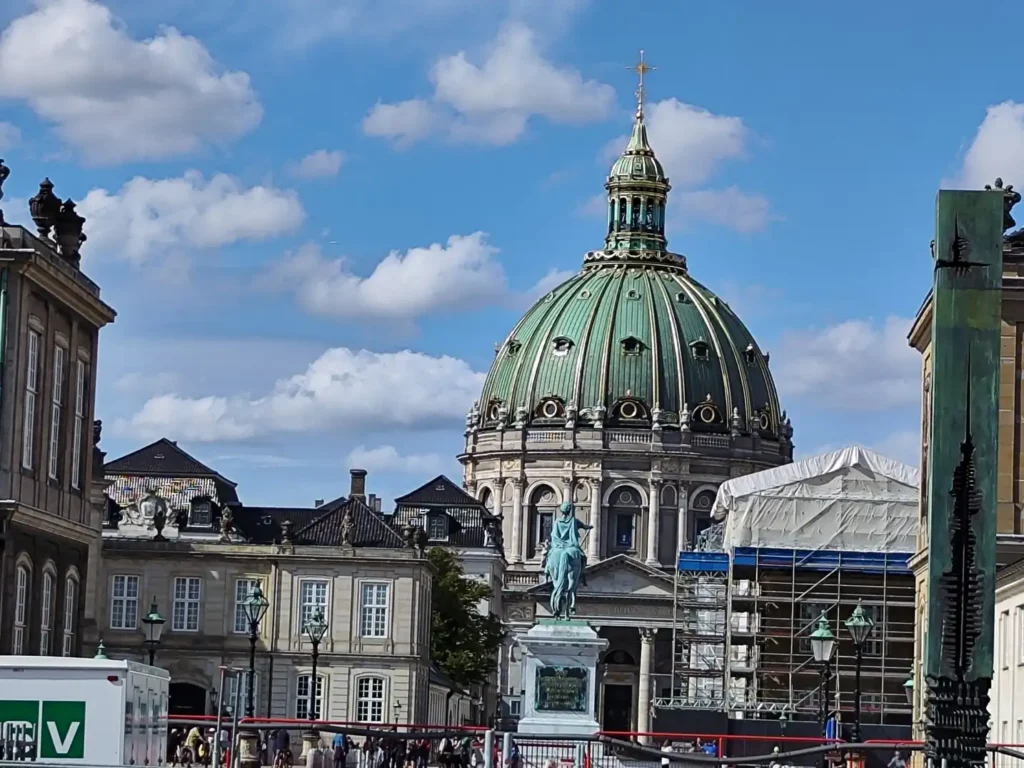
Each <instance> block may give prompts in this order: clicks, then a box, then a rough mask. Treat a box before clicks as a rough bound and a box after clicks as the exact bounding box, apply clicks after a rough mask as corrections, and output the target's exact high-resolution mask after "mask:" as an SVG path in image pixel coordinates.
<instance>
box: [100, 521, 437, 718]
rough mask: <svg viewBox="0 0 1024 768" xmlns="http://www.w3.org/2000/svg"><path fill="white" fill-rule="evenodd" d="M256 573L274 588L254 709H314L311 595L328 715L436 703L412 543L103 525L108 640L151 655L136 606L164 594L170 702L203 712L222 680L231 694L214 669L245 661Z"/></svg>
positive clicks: (425, 578)
mask: <svg viewBox="0 0 1024 768" xmlns="http://www.w3.org/2000/svg"><path fill="white" fill-rule="evenodd" d="M251 582H259V583H260V585H261V588H262V589H263V590H264V592H265V594H266V596H267V599H268V600H269V602H270V605H269V608H268V611H267V615H266V617H265V619H264V620H263V623H262V625H261V627H260V637H259V640H258V643H257V649H256V670H257V677H256V689H257V690H256V697H255V712H256V714H257V716H264V717H305V716H306V714H307V713H308V710H307V708H306V707H307V703H306V701H305V700H304V698H303V696H304V695H308V687H307V686H308V682H307V680H308V678H306V679H302V678H303V676H308V675H309V674H310V673H311V655H310V653H311V645H310V642H309V639H308V637H306V636H305V635H304V633H303V632H302V623H303V615H304V609H303V606H304V605H305V606H306V608H305V613H308V611H309V606H310V605H312V604H313V603H315V604H316V605H321V606H323V608H324V616H325V618H326V620H327V624H328V627H329V629H328V632H327V635H326V636H325V637H324V639H323V641H322V643H321V645H320V649H319V650H320V657H319V661H318V665H317V676H318V677H319V678H320V679H321V686H323V689H322V694H321V696H322V699H321V702H320V704H319V705H318V710H319V712H318V714H319V716H320V717H321V718H324V719H326V718H330V719H336V720H351V721H355V720H363V721H368V722H373V721H376V722H421V721H422V720H421V719H419V718H422V717H424V716H425V715H426V714H427V710H428V706H429V701H428V698H429V680H428V674H429V666H430V659H429V644H430V587H431V576H430V572H429V567H428V566H427V564H426V561H425V560H424V558H423V557H422V555H421V554H420V553H419V552H417V551H416V550H414V549H376V548H373V549H356V548H339V549H337V550H328V549H326V548H324V547H317V546H293V545H286V544H280V545H278V544H271V545H250V544H245V543H232V544H222V543H218V542H202V541H187V540H182V539H180V538H179V539H178V540H177V541H166V542H158V541H153V540H151V539H122V538H117V537H110V536H108V538H107V539H106V540H105V541H104V543H103V568H102V573H101V578H100V581H99V584H98V586H97V611H98V615H99V616H100V617H101V627H102V639H103V643H104V646H105V649H106V653H107V655H108V656H110V657H112V658H133V659H136V660H145V659H146V658H147V647H146V645H145V643H144V640H145V637H144V634H143V625H142V623H141V618H142V617H143V616H144V615H145V614H146V613H148V612H149V610H150V606H151V604H155V605H156V606H157V608H158V610H159V612H160V613H161V615H163V616H164V617H165V618H166V624H165V625H164V632H163V636H162V638H161V642H160V645H159V646H158V648H157V649H156V663H157V665H158V666H161V667H163V668H165V669H167V670H169V671H170V673H171V679H172V680H173V683H172V691H171V703H170V709H171V713H172V714H175V713H182V714H188V713H203V714H205V713H207V712H209V711H211V710H213V709H214V706H215V705H214V704H213V703H212V701H211V699H210V695H211V694H212V693H213V692H215V691H216V692H217V695H218V696H219V697H220V699H221V701H223V702H224V703H225V704H226V705H228V706H230V700H231V691H230V690H228V691H219V690H218V688H219V681H218V679H219V671H218V669H219V666H220V665H226V666H229V667H233V668H242V669H248V666H249V647H250V644H249V636H248V629H247V627H246V625H245V620H244V618H243V617H242V613H241V608H240V607H239V598H242V597H244V596H245V595H246V594H247V589H248V584H249V583H251ZM190 590H191V593H190ZM382 590H383V591H382ZM126 594H129V595H134V597H132V598H126V597H124V595H126ZM126 616H127V617H128V618H126ZM132 617H135V618H132ZM360 680H364V682H363V683H360ZM360 691H362V693H363V694H364V695H363V696H362V697H360ZM243 695H244V692H243Z"/></svg>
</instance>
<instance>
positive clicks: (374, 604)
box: [360, 584, 390, 637]
mask: <svg viewBox="0 0 1024 768" xmlns="http://www.w3.org/2000/svg"><path fill="white" fill-rule="evenodd" d="M389 592H390V585H389V584H363V595H362V606H361V614H360V615H361V617H362V619H361V621H360V628H361V630H360V634H361V635H362V636H363V637H387V636H388V596H389Z"/></svg>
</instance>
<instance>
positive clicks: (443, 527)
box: [427, 514, 448, 541]
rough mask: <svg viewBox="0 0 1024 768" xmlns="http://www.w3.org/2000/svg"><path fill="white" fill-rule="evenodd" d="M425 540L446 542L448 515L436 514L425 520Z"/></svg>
mask: <svg viewBox="0 0 1024 768" xmlns="http://www.w3.org/2000/svg"><path fill="white" fill-rule="evenodd" d="M427 539H428V540H430V541H448V515H445V514H436V515H430V517H428V518H427Z"/></svg>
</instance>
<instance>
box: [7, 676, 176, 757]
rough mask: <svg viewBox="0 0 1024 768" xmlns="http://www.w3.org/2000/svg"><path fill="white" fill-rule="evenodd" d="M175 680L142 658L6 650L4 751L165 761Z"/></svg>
mask: <svg viewBox="0 0 1024 768" xmlns="http://www.w3.org/2000/svg"><path fill="white" fill-rule="evenodd" d="M169 686H170V675H169V674H168V673H167V672H166V671H165V670H163V669H158V668H157V667H150V666H147V665H145V664H137V663H136V662H134V661H117V660H114V659H103V658H100V659H74V658H56V657H46V656H0V750H2V752H3V755H2V759H4V760H11V759H20V760H26V759H28V760H37V761H39V762H45V763H70V764H75V763H79V764H89V765H111V766H113V765H143V766H144V765H163V764H164V763H165V762H167V760H166V758H167V700H168V695H169Z"/></svg>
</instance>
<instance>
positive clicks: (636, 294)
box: [626, 288, 640, 299]
mask: <svg viewBox="0 0 1024 768" xmlns="http://www.w3.org/2000/svg"><path fill="white" fill-rule="evenodd" d="M626 298H627V299H639V298H640V291H638V290H636V288H630V289H629V290H628V291H626Z"/></svg>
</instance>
